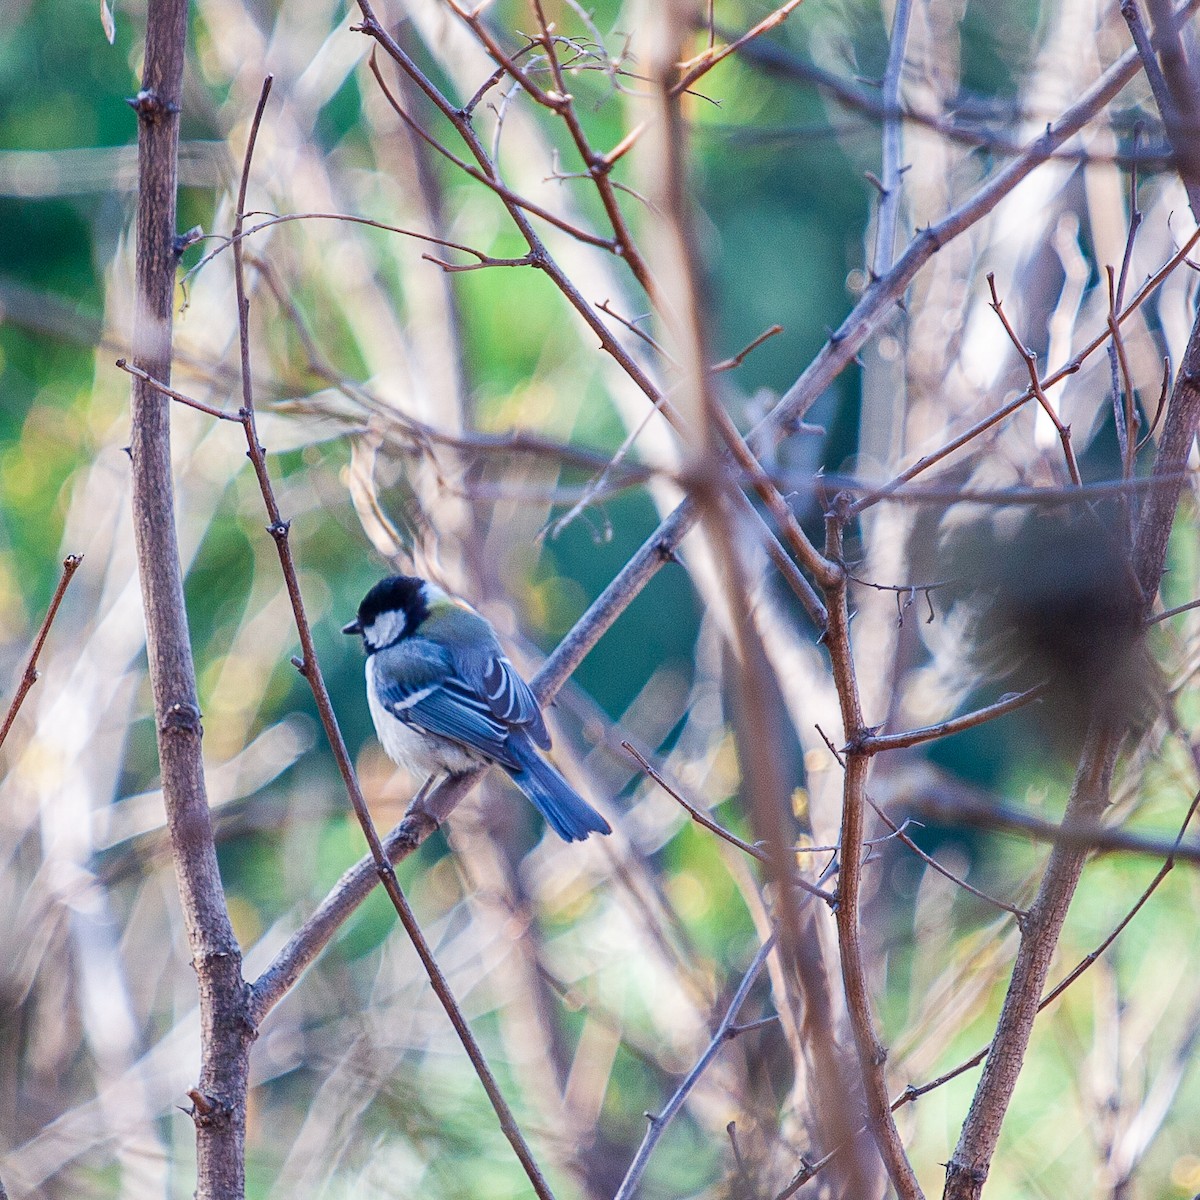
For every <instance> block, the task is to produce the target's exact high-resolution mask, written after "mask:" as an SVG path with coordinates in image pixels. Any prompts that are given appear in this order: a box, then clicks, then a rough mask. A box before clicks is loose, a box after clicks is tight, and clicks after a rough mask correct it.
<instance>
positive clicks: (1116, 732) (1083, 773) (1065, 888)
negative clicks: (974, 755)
mask: <svg viewBox="0 0 1200 1200" xmlns="http://www.w3.org/2000/svg"><path fill="white" fill-rule="evenodd" d="M1198 423H1200V317H1198V318H1197V321H1196V323H1195V324H1194V325H1193V327H1192V332H1191V334H1190V336H1189V339H1188V345H1187V350H1186V352H1185V353H1184V357H1183V362H1182V364H1181V366H1180V370H1179V374H1178V377H1177V378H1176V381H1175V388H1174V391H1173V393H1172V396H1171V403H1170V407H1169V408H1168V410H1167V416H1166V422H1165V425H1164V428H1163V433H1162V437H1161V438H1160V440H1159V447H1158V453H1157V456H1156V458H1155V463H1154V472H1153V473H1154V475H1155V477H1156V478H1164V477H1167V476H1170V477H1174V476H1175V475H1177V474H1179V472H1180V471H1181V469H1182V468H1183V467H1184V466H1185V465H1186V463H1187V458H1188V455H1189V453H1190V450H1191V446H1192V444H1193V441H1194V440H1195V436H1196V429H1197V425H1198ZM1181 486H1182V485H1181V484H1178V483H1167V482H1163V484H1162V486H1161V487H1157V488H1154V489H1152V490H1151V491H1150V492H1149V493H1148V495H1147V498H1146V504H1145V507H1144V509H1143V511H1142V515H1141V520H1140V522H1139V525H1138V531H1137V540H1136V543H1135V546H1134V553H1133V563H1134V569H1135V571H1136V575H1137V579H1138V582H1139V584H1140V586H1141V590H1142V595H1143V596H1144V597H1145V606H1146V610H1147V611H1146V615H1147V616H1148V615H1149V608H1150V606H1151V605H1152V604H1153V603H1154V601H1155V598H1156V597H1157V595H1158V590H1159V585H1160V583H1161V580H1162V575H1163V569H1164V567H1165V564H1166V548H1167V539H1168V536H1169V534H1170V531H1171V526H1172V524H1173V523H1174V518H1175V511H1176V508H1177V507H1178V503H1179V496H1180V491H1181ZM1125 733H1126V730H1125V729H1124V728H1123V727H1121V726H1120V725H1118V724H1116V723H1115V722H1112V721H1103V720H1100V719H1099V718H1093V724H1092V728H1091V730H1090V731H1089V734H1088V737H1087V740H1086V742H1085V745H1084V749H1083V752H1082V754H1081V755H1080V759H1079V765H1078V768H1077V771H1076V776H1075V785H1074V787H1073V788H1072V791H1071V797H1070V800H1069V801H1068V803H1067V810H1066V815H1065V816H1064V818H1063V825H1064V827H1066V828H1068V829H1071V828H1074V827H1079V826H1088V825H1095V824H1097V823H1098V821H1099V818H1100V816H1101V815H1102V814H1103V812H1104V810H1105V809H1106V808H1107V807H1108V804H1109V790H1110V787H1111V779H1112V772H1113V768H1114V765H1115V762H1116V756H1117V750H1118V747H1119V746H1120V743H1121V741H1122V739H1123V737H1124V735H1125ZM1087 853H1088V850H1087V849H1086V848H1084V847H1080V846H1077V845H1070V844H1067V843H1063V842H1059V843H1057V844H1056V845H1055V846H1054V849H1053V851H1052V852H1051V855H1050V861H1049V863H1048V864H1047V866H1046V871H1045V874H1044V875H1043V877H1042V883H1041V886H1040V888H1039V889H1038V895H1037V898H1036V899H1035V901H1034V903H1033V907H1032V908H1031V909H1030V911H1029V916H1028V918H1027V920H1026V921H1025V923H1024V926H1023V928H1022V936H1021V944H1020V947H1019V949H1018V952H1017V958H1016V962H1015V963H1014V965H1013V973H1012V979H1011V981H1010V984H1009V988H1008V992H1007V994H1006V996H1005V999H1004V1005H1003V1007H1002V1009H1001V1012H1000V1019H999V1021H998V1023H997V1026H996V1036H995V1038H994V1039H993V1046H994V1049H993V1051H992V1053H991V1054H989V1056H988V1060H987V1065H986V1066H985V1067H984V1071H983V1076H982V1077H981V1079H980V1081H979V1085H978V1087H977V1088H976V1091H975V1097H974V1099H973V1101H972V1104H971V1109H970V1111H969V1113H968V1115H967V1119H966V1121H965V1122H964V1124H963V1129H962V1133H961V1136H960V1137H959V1142H958V1146H957V1147H956V1149H955V1152H954V1155H953V1157H952V1158H951V1160H950V1162H949V1164H948V1165H947V1168H946V1190H945V1197H946V1200H977V1198H978V1196H979V1194H980V1192H981V1190H982V1187H983V1181H984V1179H985V1178H986V1177H987V1171H988V1167H989V1165H990V1163H991V1159H992V1155H993V1153H994V1152H995V1148H996V1142H997V1140H998V1138H999V1134H1000V1126H1001V1123H1002V1121H1003V1119H1004V1115H1005V1113H1006V1111H1007V1109H1008V1105H1009V1102H1010V1100H1011V1098H1012V1092H1013V1089H1014V1087H1015V1086H1016V1081H1017V1075H1018V1073H1019V1072H1020V1068H1021V1064H1022V1062H1023V1061H1024V1057H1025V1051H1026V1048H1027V1046H1028V1044H1029V1036H1030V1032H1031V1030H1032V1027H1033V1020H1034V1017H1035V1016H1036V1015H1037V1005H1038V997H1040V995H1041V993H1042V990H1043V986H1044V983H1045V979H1046V974H1047V972H1048V970H1049V967H1050V962H1051V960H1052V958H1053V954H1054V949H1055V947H1056V945H1057V944H1058V937H1059V933H1060V931H1061V929H1062V925H1063V922H1064V921H1065V919H1066V915H1067V910H1068V908H1069V906H1070V902H1071V898H1072V896H1073V895H1074V893H1075V888H1076V886H1077V884H1078V881H1079V876H1080V873H1081V871H1082V869H1083V864H1084V861H1085V858H1086V855H1087Z"/></svg>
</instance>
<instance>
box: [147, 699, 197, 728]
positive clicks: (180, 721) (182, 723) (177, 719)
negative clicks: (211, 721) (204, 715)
mask: <svg viewBox="0 0 1200 1200" xmlns="http://www.w3.org/2000/svg"><path fill="white" fill-rule="evenodd" d="M158 732H159V733H160V734H163V735H164V736H165V735H166V734H168V733H188V734H203V732H204V729H203V726H202V725H201V723H200V710H199V709H198V708H197V707H196V706H195V705H194V704H186V703H179V702H176V703H175V704H172V705H171V706H170V707H169V708H168V709H167V713H166V716H165V717H163V720H162V724H160V725H159V727H158Z"/></svg>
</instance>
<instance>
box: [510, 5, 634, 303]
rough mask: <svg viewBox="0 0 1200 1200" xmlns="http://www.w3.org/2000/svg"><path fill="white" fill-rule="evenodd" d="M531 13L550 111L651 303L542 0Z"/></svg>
mask: <svg viewBox="0 0 1200 1200" xmlns="http://www.w3.org/2000/svg"><path fill="white" fill-rule="evenodd" d="M533 9H534V12H535V13H536V14H537V20H538V25H539V26H540V28H541V38H540V41H541V44H542V46H543V48H544V49H545V51H546V59H547V61H548V62H549V64H550V71H551V73H552V74H553V76H554V87H555V92H554V93H553V94H554V95H556V96H557V97H558V99H559V102H558V103H557V104H554V105H552V107H553V109H554V111H555V113H557V115H558V116H559V117H561V118H562V120H563V123H564V124H565V125H566V127H567V131H568V132H569V133H570V135H571V140H572V141H573V142H574V143H575V149H576V150H577V151H578V153H579V157H580V158H581V159H582V160H583V163H584V166H585V167H586V168H587V173H588V176H589V177H590V178H591V180H592V182H593V183H594V184H595V185H596V192H597V194H598V195H599V197H600V203H601V204H602V205H603V207H604V212H605V215H606V216H607V217H608V221H609V224H610V225H611V226H612V231H613V241H614V242H615V243H616V245H617V246H618V247H619V249H620V254H621V257H622V258H624V259H625V261H626V262H627V263H628V264H629V269H630V271H632V272H633V276H634V278H635V279H636V280H637V281H638V283H639V284H641V287H642V290H643V291H644V292H645V293H646V295H647V296H649V297H650V298H651V299H655V298H656V293H657V289H656V288H655V286H654V280H653V279H652V278H651V275H650V268H649V266H648V265H647V264H646V260H645V259H644V258H643V257H642V253H641V251H640V250H639V249H638V246H637V243H636V242H635V241H634V239H633V233H632V231H631V230H630V228H629V223H628V222H627V221H626V220H625V214H624V213H623V212H622V211H621V205H620V202H619V201H618V199H617V192H616V185H615V184H614V182H613V179H612V175H611V171H612V163H611V162H610V161H609V158H608V156H607V155H604V154H598V153H597V152H596V151H595V150H593V149H592V146H591V143H590V142H589V141H588V137H587V134H586V133H585V132H584V129H583V126H582V125H581V124H580V121H579V115H578V114H577V113H576V111H575V102H574V98H573V97H572V96H571V93H570V92H569V91H568V90H567V85H566V80H565V79H564V78H563V73H562V65H561V64H560V63H559V61H558V49H557V47H556V46H555V41H554V37H553V36H552V33H551V25H550V24H549V22H548V21H547V20H546V14H545V11H544V10H543V7H542V0H533ZM548 94H550V93H548Z"/></svg>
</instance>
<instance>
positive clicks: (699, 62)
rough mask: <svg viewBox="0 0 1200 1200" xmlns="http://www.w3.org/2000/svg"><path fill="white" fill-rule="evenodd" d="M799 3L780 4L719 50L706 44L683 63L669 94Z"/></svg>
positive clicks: (780, 19) (689, 84)
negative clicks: (682, 68)
mask: <svg viewBox="0 0 1200 1200" xmlns="http://www.w3.org/2000/svg"><path fill="white" fill-rule="evenodd" d="M800 3H801V0H787V3H786V4H781V5H780V6H779V7H778V8H777V9H776V10H775V11H774V12H773V13H771V14H770V15H769V16H766V17H764V18H763V19H762V20H761V21H759V22H758V24H757V25H753V26H751V27H750V28H749V29H747V30H746V32H745V33H743V34H742V36H741V37H739V38H736V39H735V40H734V41H732V42H729V43H728V44H727V45H724V46H722V47H721V48H720V49H719V50H714V49H713V48H712V46H711V45H710V46H708V47H707V48H706V49H705V50H704V51H703V53H701V54H700V55H699V56H698V58H697V59H696V60H695V61H694V62H693V63H691V64H688V63H684V64H683V67H684V70H683V72H682V74H681V75H680V76H679V78H678V80H676V82H675V83H674V84H673V85H672V86H671V94H672V95H673V96H680V95H682V94H683V93H684V92H686V91H688V90H689V89H690V88H691V87H692V85H693V84H694V83H695V82H696V81H697V80H698V79H700V78H702V77H703V76H705V75H707V74H708V72H709V71H711V70H712V69H713V67H715V66H716V65H717V64H718V63H719V62H724V61H725V59H727V58H728V57H729V56H730V55H731V54H736V53H737V52H738V51H739V50H740V49H741V48H742V47H743V46H745V45H747V44H749V43H750V42H752V41H754V39H755V38H758V37H761V36H762V35H763V34H764V33H767V32H768V31H769V30H772V29H774V28H775V27H776V26H778V25H782V24H783V23H784V21H786V20H787V19H788V17H789V16H790V15H791V13H792V10H793V9H796V8H799V7H800Z"/></svg>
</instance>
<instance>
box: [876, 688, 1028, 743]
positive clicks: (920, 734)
mask: <svg viewBox="0 0 1200 1200" xmlns="http://www.w3.org/2000/svg"><path fill="white" fill-rule="evenodd" d="M1045 694H1046V685H1045V684H1039V685H1038V686H1037V687H1032V688H1028V689H1027V690H1025V691H1023V692H1018V693H1016V694H1015V695H1011V696H1002V697H1001V698H1000V699H999V700H997V701H996V702H995V703H994V704H989V705H988V706H987V707H986V708H980V709H976V710H975V712H970V713H964V714H963V715H962V716H961V717H951V718H950V720H948V721H940V722H939V723H938V724H936V725H926V726H924V727H923V728H921V729H910V730H909V731H908V732H907V733H879V734H871V735H869V736H868V737H867V738H866V739H865V740H864V742H863V744H862V750H863V752H864V753H865V754H880V753H882V752H883V751H885V750H903V749H906V748H907V747H910V746H920V745H923V744H924V743H925V742H933V741H937V739H938V738H944V737H950V736H951V735H952V734H955V733H962V732H963V730H965V729H974V728H975V727H976V726H978V725H983V724H986V723H987V722H988V721H994V720H995V719H996V718H997V717H1003V716H1007V715H1008V714H1009V713H1010V712H1015V711H1016V710H1017V709H1018V708H1024V707H1025V705H1026V704H1031V703H1032V702H1033V701H1034V700H1037V699H1040V698H1041V697H1042V696H1044V695H1045Z"/></svg>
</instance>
